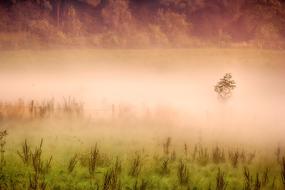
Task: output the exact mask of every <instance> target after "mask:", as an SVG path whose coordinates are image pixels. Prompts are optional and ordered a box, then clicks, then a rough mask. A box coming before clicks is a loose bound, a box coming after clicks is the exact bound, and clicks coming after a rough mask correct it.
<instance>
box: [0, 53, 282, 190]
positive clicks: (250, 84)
mask: <svg viewBox="0 0 285 190" xmlns="http://www.w3.org/2000/svg"><path fill="white" fill-rule="evenodd" d="M284 59H285V53H284V51H269V50H240V49H236V50H234V49H233V50H228V49H224V50H223V49H195V50H186V49H181V50H171V49H168V50H115V49H114V50H39V51H24V50H23V51H3V52H0V89H1V94H0V98H1V101H0V190H2V189H3V190H6V189H15V190H16V189H29V190H44V189H53V190H61V189H69V190H73V189H78V190H79V189H82V190H85V189H98V190H121V189H122V190H123V189H126V190H160V189H162V190H175V189H176V190H179V189H185V190H186V189H187V190H188V189H191V190H194V189H196V190H204V189H205V190H210V189H211V190H230V189H235V190H261V189H262V190H271V189H272V190H283V189H285V158H284V156H285V155H284V153H285V149H284V145H285V139H284V134H285V129H284V127H285V126H284V124H285V119H284V113H285V106H284V105H285V99H284V98H285V87H284V82H285V78H284V76H285V65H284ZM228 72H229V73H231V74H232V76H233V79H234V80H235V81H236V83H237V87H236V89H235V90H234V91H233V95H232V97H230V98H229V99H228V100H226V101H223V100H221V99H219V98H218V97H217V94H216V92H215V91H214V85H215V84H216V82H217V81H218V80H219V79H220V78H221V77H222V76H223V75H224V74H225V73H228Z"/></svg>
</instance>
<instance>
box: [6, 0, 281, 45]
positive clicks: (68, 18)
mask: <svg viewBox="0 0 285 190" xmlns="http://www.w3.org/2000/svg"><path fill="white" fill-rule="evenodd" d="M54 46H70V47H73V46H74V47H76V46H88V47H99V48H108V47H118V48H145V47H166V48H168V47H171V48H172V47H177V48H187V47H255V48H256V47H257V48H279V49H281V48H284V47H285V1H284V0H0V48H4V49H5V48H29V47H54Z"/></svg>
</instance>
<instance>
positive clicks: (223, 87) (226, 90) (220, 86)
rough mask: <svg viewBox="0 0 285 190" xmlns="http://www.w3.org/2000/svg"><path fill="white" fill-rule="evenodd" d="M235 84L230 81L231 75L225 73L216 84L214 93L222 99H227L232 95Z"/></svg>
mask: <svg viewBox="0 0 285 190" xmlns="http://www.w3.org/2000/svg"><path fill="white" fill-rule="evenodd" d="M235 87H236V83H235V81H234V80H233V79H232V74H231V73H226V74H225V75H224V77H223V78H222V79H220V81H219V82H218V83H217V84H216V86H215V92H217V93H218V95H219V97H221V98H222V99H227V98H229V97H230V96H231V95H232V91H233V90H234V89H235Z"/></svg>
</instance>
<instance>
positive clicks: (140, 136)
mask: <svg viewBox="0 0 285 190" xmlns="http://www.w3.org/2000/svg"><path fill="white" fill-rule="evenodd" d="M64 122H65V123H66V124H70V125H69V126H68V127H62V129H61V130H60V128H58V129H59V130H53V129H51V128H53V127H55V126H57V125H58V124H60V125H62V123H60V121H59V122H58V123H57V122H56V121H54V123H52V124H51V123H50V121H47V120H39V121H29V122H26V123H21V122H16V121H14V123H13V124H11V125H12V126H10V129H8V136H6V137H5V141H6V144H5V146H4V150H5V155H4V156H5V161H6V164H5V165H4V166H3V170H2V171H1V178H0V179H1V185H2V186H1V187H2V189H55V190H56V189H82V190H83V189H102V190H103V189H104V190H117V189H132V190H133V189H139V190H141V189H153V190H156V189H165V190H166V189H205V190H206V189H207V190H208V189H216V190H221V189H244V188H245V184H246V180H245V176H244V172H245V168H246V170H247V171H248V172H249V178H250V181H249V186H250V189H253V190H254V189H259V188H258V185H257V184H256V183H258V182H256V181H257V177H256V176H257V175H258V180H259V181H260V184H261V187H260V189H276V190H279V189H280V190H282V189H283V188H284V186H283V182H282V176H281V171H282V167H281V164H282V162H278V161H277V157H276V155H275V154H274V152H275V150H276V147H270V148H271V151H268V150H269V147H266V148H265V147H262V146H255V148H256V149H254V150H253V149H252V148H247V147H246V145H242V144H239V145H235V144H232V145H227V146H225V145H218V144H215V143H211V142H207V143H206V142H205V143H203V142H199V140H198V139H194V138H193V136H192V135H191V133H189V131H187V130H186V129H183V128H177V129H176V130H175V131H176V132H175V133H172V134H171V135H172V136H168V135H169V134H168V133H166V132H165V131H167V130H171V128H172V127H175V126H168V127H165V128H163V126H160V125H157V123H156V125H157V126H148V127H143V123H141V124H142V126H133V127H132V126H131V124H130V123H127V122H125V123H124V126H116V123H115V122H114V121H113V122H114V123H113V126H108V125H107V124H106V123H101V124H98V123H96V122H95V123H94V122H91V123H90V122H87V123H86V121H84V120H80V121H73V122H70V121H64ZM48 123H49V124H51V125H49V124H48ZM148 124H149V123H148ZM47 125H49V126H50V127H47ZM23 128H24V129H25V132H23V130H22V129H23ZM136 131H139V133H136ZM157 131H161V133H160V134H158V133H156V132H157ZM181 133H187V134H188V137H189V140H186V141H185V139H183V140H182V139H181V138H179V136H180V134H181ZM41 138H43V142H42V146H41V145H40V144H41ZM25 139H26V142H25ZM3 140H4V139H3ZM185 144H187V149H185ZM214 144H215V145H214ZM23 147H26V148H24V149H23ZM166 149H167V151H166ZM22 150H25V151H24V152H26V153H25V154H26V155H30V156H26V157H28V158H27V159H26V161H25V162H24V160H23V156H19V153H22V152H23V151H22ZM201 151H203V153H201ZM253 151H255V157H254V158H253V159H252V161H249V159H250V157H251V154H252V152H253ZM17 152H18V153H17ZM173 152H175V156H174V155H173ZM232 152H235V153H236V154H238V155H239V157H238V161H237V164H236V165H233V164H232V158H231V154H232ZM39 153H40V154H39ZM91 153H92V155H91ZM282 153H283V152H282ZM282 153H281V155H282ZM35 155H38V156H35ZM75 155H76V156H75ZM34 159H35V160H34ZM166 161H167V163H165V162H166ZM49 162H50V165H49ZM35 163H38V165H36V166H35ZM71 163H73V164H74V163H75V164H74V166H73V169H72V170H70V164H71ZM91 165H92V169H90V167H91ZM267 168H268V172H267V174H266V175H267V176H268V177H264V176H265V173H266V170H267ZM34 176H37V178H34ZM265 178H266V179H265ZM35 179H36V180H35ZM31 183H32V184H34V187H32V186H31ZM217 183H218V185H217ZM35 184H36V185H35Z"/></svg>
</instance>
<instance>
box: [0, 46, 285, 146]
mask: <svg viewBox="0 0 285 190" xmlns="http://www.w3.org/2000/svg"><path fill="white" fill-rule="evenodd" d="M69 53H70V54H67V52H65V51H62V52H60V51H59V52H58V53H55V52H20V53H19V54H17V52H14V53H13V52H12V53H11V52H10V54H9V53H6V54H5V56H6V58H5V59H3V60H2V61H1V64H2V65H1V67H2V69H1V70H0V73H1V74H0V87H1V95H0V98H1V100H2V101H10V102H11V101H16V100H17V99H19V98H21V99H24V100H38V101H40V100H47V99H51V98H54V99H55V100H56V101H58V102H60V101H62V100H63V98H66V97H72V98H74V99H76V100H79V101H82V102H83V103H84V111H85V112H86V113H87V114H88V115H90V117H92V118H94V119H96V118H98V117H104V118H108V117H110V118H111V114H112V109H124V110H125V111H127V112H129V113H130V117H139V116H141V115H143V114H145V113H150V114H153V115H155V117H160V118H159V119H164V118H165V120H166V121H172V122H174V123H176V124H177V128H178V127H182V128H183V129H185V128H186V129H190V128H195V129H197V131H199V133H201V135H202V136H204V137H209V138H213V139H215V138H221V137H223V138H225V139H227V140H229V141H245V142H247V143H261V142H263V143H283V141H284V134H285V126H284V124H285V118H284V113H285V86H284V82H285V78H284V76H285V75H284V74H285V66H284V64H282V60H284V53H282V52H269V51H268V52H267V51H249V50H232V51H230V50H154V51H151V50H149V51H146V50H120V51H118V50H105V51H101V50H94V51H92V50H86V51H84V50H80V51H74V54H76V56H75V55H74V54H72V53H73V52H72V51H71V52H69ZM2 54H3V53H2ZM7 54H9V55H10V56H13V55H15V56H16V55H18V58H15V57H14V58H7ZM2 56H3V55H2ZM25 56H26V57H27V58H28V59H25ZM73 58H74V59H73ZM105 58H106V59H105ZM55 60H56V61H55ZM49 61H50V63H48V62H49ZM225 73H231V74H232V76H233V79H234V80H235V81H236V83H237V87H236V88H235V89H234V90H233V94H232V96H231V97H230V98H229V99H228V100H221V99H219V98H218V96H217V93H216V92H215V91H214V86H215V84H216V83H217V82H218V81H219V79H220V78H222V77H223V75H224V74H225ZM177 130H178V129H177Z"/></svg>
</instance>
